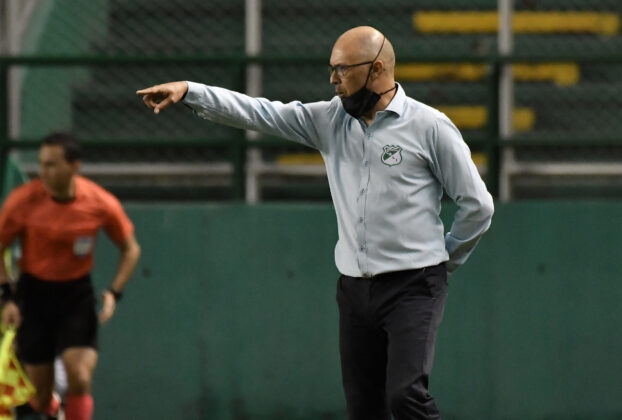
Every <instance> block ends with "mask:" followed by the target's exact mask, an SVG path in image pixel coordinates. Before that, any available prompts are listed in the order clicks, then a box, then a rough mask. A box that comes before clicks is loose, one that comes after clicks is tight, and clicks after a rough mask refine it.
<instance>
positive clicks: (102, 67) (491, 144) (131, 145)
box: [0, 53, 622, 200]
mask: <svg viewBox="0 0 622 420" xmlns="http://www.w3.org/2000/svg"><path fill="white" fill-rule="evenodd" d="M564 60H571V61H572V62H574V63H578V64H579V65H581V66H583V67H586V66H593V67H599V68H608V67H611V68H612V69H616V68H618V67H619V66H620V65H622V55H617V56H614V55H610V54H598V53H596V54H589V53H588V54H583V56H581V57H578V56H576V55H573V56H567V55H558V56H555V57H551V56H549V57H548V59H547V60H546V62H551V61H560V62H561V61H564ZM326 61H327V59H326V57H304V56H299V57H295V56H268V55H264V56H260V57H247V56H244V55H229V56H186V57H149V56H148V57H136V56H132V57H130V56H127V57H120V56H116V57H111V56H80V57H76V56H65V57H61V56H56V57H54V56H38V57H34V56H33V57H0V113H1V114H2V115H0V165H1V167H0V169H2V170H0V174H4V170H3V168H4V167H5V166H6V159H7V156H9V152H10V151H12V150H27V149H34V148H36V147H37V145H38V141H39V138H34V137H20V138H11V136H10V135H9V127H8V123H7V121H8V108H9V104H8V102H7V98H8V95H7V92H8V86H7V83H8V80H9V79H8V77H7V74H8V72H9V69H10V68H18V67H20V68H28V69H40V68H45V69H54V68H57V69H58V68H60V69H65V70H67V69H89V70H99V71H106V70H116V71H119V70H123V69H132V71H135V72H140V71H142V69H148V68H159V69H166V68H168V67H175V68H191V69H193V68H194V69H205V68H210V67H214V66H218V67H220V68H222V69H225V71H226V73H227V74H228V75H229V77H230V78H231V82H230V83H229V84H228V87H230V88H231V89H234V90H238V91H245V74H246V69H247V67H248V66H249V65H250V64H261V65H262V66H264V67H269V66H297V67H300V68H321V67H323V66H324V65H325V64H326ZM456 61H464V62H468V63H472V64H474V65H484V66H485V68H486V72H485V77H484V81H483V83H482V86H483V89H484V91H485V93H484V95H483V100H484V103H485V107H486V109H487V114H488V118H487V123H486V125H485V126H484V127H483V129H480V130H463V135H464V137H465V140H466V142H467V143H468V144H469V145H470V147H471V149H472V150H473V151H476V152H482V153H483V154H484V155H485V158H486V163H487V173H486V176H485V180H486V182H487V184H488V187H489V189H490V190H491V191H492V192H493V194H495V195H496V194H497V192H498V180H499V174H500V170H501V168H500V165H502V162H501V161H500V154H501V152H502V151H503V150H505V149H508V148H511V149H512V150H517V151H525V153H527V155H529V153H532V155H539V156H542V155H543V154H544V155H546V153H549V156H550V155H553V156H560V155H563V154H560V151H561V150H562V149H563V150H571V151H572V150H575V151H576V150H579V151H581V150H583V149H585V148H588V149H591V150H600V151H601V153H603V152H602V151H603V150H605V151H606V150H614V149H615V151H617V150H618V149H620V148H621V147H622V135H620V134H619V133H620V131H614V130H604V131H603V130H601V131H600V132H599V131H594V130H591V131H590V130H585V131H577V130H575V131H574V132H568V131H557V132H551V131H546V130H545V131H540V132H539V131H538V130H533V131H532V132H528V133H520V132H518V133H516V134H515V135H514V136H512V137H511V138H509V139H504V140H501V139H500V136H499V114H498V102H499V89H498V86H499V85H498V83H499V80H498V78H499V70H500V68H501V66H502V65H503V64H505V63H528V64H535V63H539V62H542V58H541V57H530V56H527V55H516V56H512V57H498V56H483V57H475V58H474V57H472V56H469V57H456V56H451V57H401V58H400V63H411V62H415V63H417V64H425V63H435V65H438V63H443V62H448V63H449V62H452V63H453V62H456ZM398 64H399V63H398ZM194 75H195V77H198V78H199V79H198V80H197V81H201V80H200V74H197V73H194ZM159 81H160V82H164V81H166V80H159ZM134 83H140V81H137V82H134ZM327 84H328V83H327ZM404 85H405V87H406V89H407V93H408V89H409V86H410V85H409V84H408V83H404ZM144 86H146V85H144V84H136V85H132V84H130V85H127V86H125V89H126V90H127V91H126V92H125V91H124V92H123V93H122V95H123V99H122V100H123V101H130V102H129V104H124V105H123V107H122V112H123V113H125V114H128V113H129V114H132V113H135V114H137V115H138V114H141V116H142V117H141V118H142V120H137V121H136V122H135V124H136V125H140V124H141V121H148V123H147V124H153V125H154V129H153V131H147V132H146V134H145V135H131V134H130V135H125V136H123V135H121V136H119V135H118V133H112V134H110V135H106V133H105V132H104V135H100V136H96V135H93V134H92V133H91V134H90V135H88V134H87V135H86V136H84V135H83V136H82V140H83V143H84V146H85V149H86V150H87V153H88V152H89V151H90V152H91V155H98V154H100V153H102V154H103V153H104V151H108V152H110V151H112V152H113V153H114V152H117V153H122V154H125V153H126V152H128V151H130V150H131V151H134V152H135V153H138V154H139V155H140V154H144V153H147V152H148V151H153V150H166V151H167V152H169V153H174V152H175V150H178V151H179V150H184V149H185V150H188V149H190V151H191V152H192V151H198V153H199V154H201V153H208V154H209V153H215V154H216V155H217V158H218V159H224V160H226V161H228V162H231V163H232V164H233V168H234V171H233V174H234V175H233V182H232V184H231V193H230V197H231V198H233V199H235V200H242V199H243V198H244V191H245V176H244V171H245V166H246V160H247V153H246V151H247V150H248V149H249V148H251V147H252V148H259V149H261V150H263V151H269V150H278V151H280V152H282V151H283V150H293V151H296V150H305V149H306V148H304V147H303V146H298V145H296V144H294V143H290V142H286V141H283V140H280V139H273V138H260V139H257V140H248V139H246V138H245V135H244V132H242V131H240V130H228V131H222V132H220V131H216V132H214V130H213V129H212V127H211V126H209V125H203V126H198V127H199V128H198V129H197V131H192V132H190V133H189V134H188V133H181V135H180V134H176V133H172V134H170V133H169V131H168V129H169V128H168V127H167V126H166V125H162V126H158V125H157V124H158V121H159V118H160V117H154V116H153V115H151V114H150V113H149V112H148V110H146V109H145V108H144V107H143V105H142V103H141V101H140V98H138V97H137V96H135V95H134V90H135V89H138V88H141V87H144ZM413 89H415V90H416V89H417V88H416V87H415V88H413ZM541 89H542V88H541ZM558 92H560V91H559V90H558ZM562 92H565V91H564V90H562ZM581 93H582V92H581V91H579V93H577V94H576V97H572V96H571V95H570V94H566V97H565V98H564V101H573V100H576V101H577V103H578V104H581V101H587V105H586V104H583V105H582V106H583V108H582V109H583V110H584V111H585V112H587V111H589V101H590V99H589V98H585V97H584V96H580V94H581ZM97 94H98V93H97V92H95V93H94V95H97ZM85 95H86V96H88V95H89V93H88V92H87V93H86V94H85ZM535 97H536V100H537V101H554V98H551V97H546V96H540V97H538V95H535ZM270 99H281V98H270ZM326 99H327V98H326ZM479 100H481V98H480V99H479ZM591 100H594V99H591ZM615 100H616V101H618V102H614V104H613V108H612V109H614V110H615V109H618V110H619V109H620V107H619V106H618V105H617V104H619V99H617V98H616V99H615ZM46 101H47V99H46V98H41V103H45V102H46ZM50 101H52V102H53V100H52V99H50ZM106 106H108V107H114V106H115V104H114V102H111V103H109V104H107V105H106ZM616 106H617V108H616ZM119 107H120V108H121V106H119ZM42 111H43V112H45V109H43V110H42ZM176 112H178V113H177V114H172V115H170V116H168V119H167V120H166V121H167V122H168V123H170V124H175V122H176V119H177V118H180V119H183V121H184V122H185V121H187V120H188V119H189V118H190V119H193V120H198V119H197V118H195V117H194V116H192V115H191V113H190V112H188V111H187V110H186V109H184V107H178V109H177V110H176ZM595 112H596V113H598V110H595ZM612 118H618V119H619V114H618V116H615V115H614V116H613V117H612ZM200 123H203V122H200ZM112 124H114V122H113V123H112ZM200 130H204V133H205V135H203V133H202V132H201V131H200ZM121 134H123V133H121ZM530 151H532V152H530ZM547 151H548V152H547ZM605 153H607V152H605ZM104 155H105V154H104ZM615 155H616V154H615V153H612V154H611V156H615ZM531 159H532V160H536V161H537V160H538V158H537V157H535V158H534V157H533V156H531ZM575 159H576V158H575ZM588 160H589V157H588Z"/></svg>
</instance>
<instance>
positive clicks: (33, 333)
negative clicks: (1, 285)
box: [16, 274, 98, 364]
mask: <svg viewBox="0 0 622 420" xmlns="http://www.w3.org/2000/svg"><path fill="white" fill-rule="evenodd" d="M16 300H17V303H18V305H19V308H20V311H21V315H22V324H21V325H20V327H19V329H18V330H17V351H18V355H19V357H20V359H21V360H22V361H23V362H24V363H29V364H40V363H51V362H53V361H54V358H55V357H56V356H58V355H60V354H61V353H62V352H63V351H65V350H66V349H68V348H70V347H91V348H93V349H97V327H98V322H97V314H96V313H95V304H96V299H95V294H94V292H93V285H92V284H91V277H90V276H89V275H86V276H84V277H81V278H79V279H77V280H71V281H66V282H50V281H43V280H39V279H37V278H36V277H33V276H31V275H28V274H22V275H21V276H20V279H19V282H18V284H17V299H16Z"/></svg>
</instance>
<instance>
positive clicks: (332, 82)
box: [330, 70, 341, 85]
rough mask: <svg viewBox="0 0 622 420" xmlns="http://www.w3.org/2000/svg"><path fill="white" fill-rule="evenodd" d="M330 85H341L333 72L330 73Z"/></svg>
mask: <svg viewBox="0 0 622 420" xmlns="http://www.w3.org/2000/svg"><path fill="white" fill-rule="evenodd" d="M330 83H331V84H333V85H337V84H339V83H341V79H340V78H339V75H338V74H337V72H336V71H334V70H333V71H332V72H331V73H330Z"/></svg>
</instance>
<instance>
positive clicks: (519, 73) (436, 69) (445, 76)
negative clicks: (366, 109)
mask: <svg viewBox="0 0 622 420" xmlns="http://www.w3.org/2000/svg"><path fill="white" fill-rule="evenodd" d="M512 69H513V74H514V79H515V80H518V81H531V82H534V81H537V82H544V81H549V80H552V81H554V82H555V83H557V84H558V85H573V84H575V83H577V82H578V81H579V78H580V70H579V65H578V64H576V63H537V64H527V63H517V64H514V65H513V66H512ZM486 71H487V65H486V64H476V63H402V64H398V65H396V66H395V79H396V80H398V81H411V82H422V81H430V80H459V81H465V82H473V81H477V80H482V79H483V78H484V77H485V76H486Z"/></svg>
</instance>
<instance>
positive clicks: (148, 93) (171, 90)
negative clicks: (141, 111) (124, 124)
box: [136, 82, 188, 114]
mask: <svg viewBox="0 0 622 420" xmlns="http://www.w3.org/2000/svg"><path fill="white" fill-rule="evenodd" d="M187 91H188V83H186V82H170V83H164V84H163V85H155V86H151V87H150V88H147V89H141V90H137V91H136V94H137V95H143V102H144V103H145V104H146V105H147V106H148V107H149V108H151V109H153V113H154V114H159V113H160V111H161V110H163V109H164V108H166V107H167V106H169V105H171V104H176V103H177V102H179V101H180V100H181V98H183V97H184V95H185V94H186V92H187Z"/></svg>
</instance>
